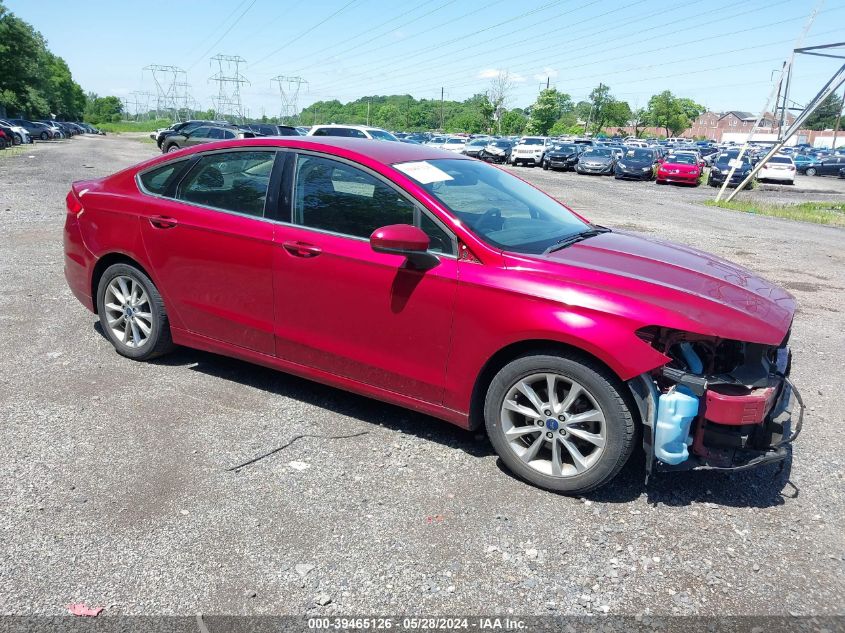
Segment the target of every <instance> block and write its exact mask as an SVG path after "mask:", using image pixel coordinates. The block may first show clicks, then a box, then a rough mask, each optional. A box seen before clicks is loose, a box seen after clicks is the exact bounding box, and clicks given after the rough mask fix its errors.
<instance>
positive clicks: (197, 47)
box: [184, 0, 249, 59]
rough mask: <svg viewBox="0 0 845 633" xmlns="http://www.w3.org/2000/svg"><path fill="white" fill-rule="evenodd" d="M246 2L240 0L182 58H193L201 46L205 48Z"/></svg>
mask: <svg viewBox="0 0 845 633" xmlns="http://www.w3.org/2000/svg"><path fill="white" fill-rule="evenodd" d="M247 2H249V0H241V2H240V4H238V5H237V6H236V7H235V8H234V9H232V12H231V13H230V14H229V15H227V16H226V17H225V18H224V19H223V20H221V21H220V22H219V23H218V24H217V27H216V28H214V29H212V30H211V32H210V33H209V34H208V35H207V36H206V37H205V38H204V39H202V40H201V41H200V43H199V44H196V45H195V46H193V47H192V48H191V49H190V50H189V51H188V52H187V53H185V55H184V57H185V58H186V59H187V58H191V57H193V56H194V53H195V52H196V51H198V50H200V49H201V48H202V47H203V46H205V44H206V42H209V41H210V40H211V38H212V37H214V34H215V33H216V32H217V31H218V29H219V28H220V27H222V26H224V25H225V24H226V23H227V22H228V21H229V20H231V19H232V16H233V15H235V14H236V13H237V12H238V11H239V10H240V8H241V7H242V6H244V5H245V4H246V3H247Z"/></svg>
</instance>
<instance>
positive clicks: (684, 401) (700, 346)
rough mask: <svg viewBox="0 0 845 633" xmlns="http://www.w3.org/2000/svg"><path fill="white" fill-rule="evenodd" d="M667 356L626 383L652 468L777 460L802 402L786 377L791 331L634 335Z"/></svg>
mask: <svg viewBox="0 0 845 633" xmlns="http://www.w3.org/2000/svg"><path fill="white" fill-rule="evenodd" d="M637 335H638V336H639V337H640V339H642V340H643V341H645V342H647V343H648V344H650V345H651V346H652V347H654V348H655V349H656V350H658V351H659V352H661V353H662V354H664V355H665V356H666V357H668V358H669V359H670V362H668V363H667V364H665V365H663V366H661V367H658V368H657V369H654V370H653V371H651V372H647V373H644V374H642V375H640V376H638V377H637V378H635V379H633V380H631V381H629V385H630V387H631V391H632V392H633V394H634V396H635V399H636V400H637V403H638V406H639V409H640V416H641V419H642V421H643V449H644V450H645V452H646V469H647V476H646V477H647V478H648V475H650V474H651V472H652V471H654V470H656V471H673V470H692V469H710V470H745V469H748V468H754V467H756V466H761V465H763V464H769V463H774V462H782V461H783V460H784V459H786V457H787V456H788V450H787V446H788V445H789V444H790V443H791V442H793V441H795V439H796V438H797V437H798V434H799V433H800V431H801V425H802V422H803V417H804V405H803V402H802V400H801V395H800V394H799V393H798V390H797V389H796V388H795V386H794V385H793V384H792V383H791V382H790V380H789V371H790V365H791V352H790V350H789V345H788V343H789V332H787V334H786V336H785V337H784V340H783V341H782V342H781V343H780V344H779V345H765V344H761V343H748V342H741V341H735V340H729V339H721V338H718V337H713V336H704V335H698V334H693V333H689V332H680V331H677V330H672V329H668V328H662V327H646V328H642V329H640V330H639V331H638V332H637Z"/></svg>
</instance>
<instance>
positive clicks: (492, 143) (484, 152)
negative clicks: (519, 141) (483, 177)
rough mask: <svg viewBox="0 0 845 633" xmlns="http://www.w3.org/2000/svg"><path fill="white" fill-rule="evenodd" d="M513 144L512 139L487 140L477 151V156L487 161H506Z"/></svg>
mask: <svg viewBox="0 0 845 633" xmlns="http://www.w3.org/2000/svg"><path fill="white" fill-rule="evenodd" d="M514 145H515V142H514V141H512V140H510V139H506V138H496V139H493V140H488V141H487V145H485V146H484V147H483V148H481V151H480V152H478V158H480V159H481V160H483V161H486V162H488V163H507V162H508V160H509V159H510V157H511V152H512V151H513V146H514Z"/></svg>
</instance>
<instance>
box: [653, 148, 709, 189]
mask: <svg viewBox="0 0 845 633" xmlns="http://www.w3.org/2000/svg"><path fill="white" fill-rule="evenodd" d="M699 178H701V165H699V164H698V161H697V160H696V158H695V156H693V155H692V154H669V155H668V156H667V157H666V158H664V159H663V160H662V162H660V164H659V165H658V167H657V184H659V185H664V184H666V183H667V182H681V183H685V184H688V185H698V180H699Z"/></svg>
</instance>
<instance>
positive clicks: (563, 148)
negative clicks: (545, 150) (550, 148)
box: [555, 145, 578, 152]
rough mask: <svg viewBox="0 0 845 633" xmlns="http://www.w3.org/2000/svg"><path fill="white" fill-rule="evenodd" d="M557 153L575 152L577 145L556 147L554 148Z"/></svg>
mask: <svg viewBox="0 0 845 633" xmlns="http://www.w3.org/2000/svg"><path fill="white" fill-rule="evenodd" d="M555 149H556V150H557V151H558V152H577V151H578V146H577V145H558V146H557V147H555Z"/></svg>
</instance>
